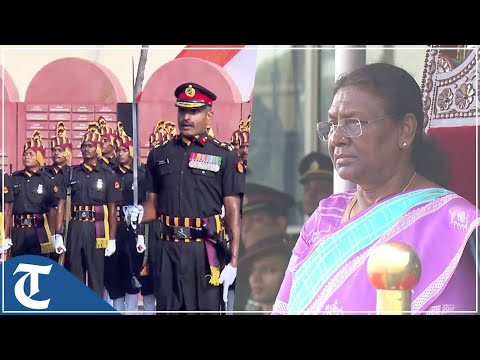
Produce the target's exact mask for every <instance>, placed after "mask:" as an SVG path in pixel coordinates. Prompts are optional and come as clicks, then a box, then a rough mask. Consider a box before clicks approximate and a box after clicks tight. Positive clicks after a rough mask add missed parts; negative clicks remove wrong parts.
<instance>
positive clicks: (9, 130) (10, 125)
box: [0, 65, 19, 172]
mask: <svg viewBox="0 0 480 360" xmlns="http://www.w3.org/2000/svg"><path fill="white" fill-rule="evenodd" d="M0 79H1V83H2V84H3V92H4V93H5V98H3V92H0V101H1V102H2V104H4V106H5V108H4V109H5V119H4V118H3V114H1V113H0V119H1V120H2V122H3V120H5V123H4V126H3V128H4V129H5V133H4V134H2V127H0V153H1V152H2V150H1V149H2V148H3V138H5V168H4V169H3V170H4V171H5V172H9V171H10V170H9V165H10V163H11V162H12V160H13V159H14V158H15V153H16V149H15V146H16V142H15V138H16V135H17V134H16V126H15V125H16V122H17V116H16V115H17V105H18V101H19V96H18V89H17V87H16V86H15V83H14V82H13V79H12V77H11V76H10V74H9V73H8V71H7V70H6V69H4V68H3V67H2V65H0ZM4 101H5V102H4Z"/></svg>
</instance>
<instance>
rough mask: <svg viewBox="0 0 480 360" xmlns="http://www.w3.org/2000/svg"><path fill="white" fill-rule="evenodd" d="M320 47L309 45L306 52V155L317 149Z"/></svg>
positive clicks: (304, 149) (304, 150)
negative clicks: (316, 128)
mask: <svg viewBox="0 0 480 360" xmlns="http://www.w3.org/2000/svg"><path fill="white" fill-rule="evenodd" d="M319 51H321V50H319V49H318V47H316V46H312V45H307V49H306V50H305V117H304V119H305V123H304V127H303V129H304V139H305V140H304V141H305V144H304V148H303V152H304V154H308V153H310V152H311V151H314V150H316V148H317V146H316V145H317V139H318V137H317V132H316V131H315V126H316V125H317V122H318V106H319V98H318V94H319V91H320V84H319V69H318V55H319Z"/></svg>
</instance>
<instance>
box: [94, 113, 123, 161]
mask: <svg viewBox="0 0 480 360" xmlns="http://www.w3.org/2000/svg"><path fill="white" fill-rule="evenodd" d="M97 122H98V126H99V128H100V134H101V135H102V138H103V142H104V143H105V142H107V143H109V144H110V145H111V146H112V147H113V148H115V144H114V141H115V139H116V137H117V134H116V133H115V131H114V130H113V129H112V128H111V127H110V126H109V125H108V124H107V122H106V121H105V119H104V118H103V117H102V116H100V117H99V118H98V121H97ZM98 159H99V161H100V162H101V163H102V164H104V165H106V166H108V167H110V168H111V169H117V168H118V159H117V158H116V156H115V154H113V156H112V157H106V156H104V155H103V154H102V156H99V158H98Z"/></svg>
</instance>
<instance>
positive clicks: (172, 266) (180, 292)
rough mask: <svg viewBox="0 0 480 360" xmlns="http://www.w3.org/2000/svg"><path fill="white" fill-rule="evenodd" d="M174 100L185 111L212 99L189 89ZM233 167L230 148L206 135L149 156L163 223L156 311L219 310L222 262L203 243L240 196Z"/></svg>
mask: <svg viewBox="0 0 480 360" xmlns="http://www.w3.org/2000/svg"><path fill="white" fill-rule="evenodd" d="M175 96H176V97H177V103H176V105H177V106H178V107H186V108H194V107H200V106H204V105H206V104H208V105H211V103H212V101H213V100H215V99H216V96H215V95H214V94H212V93H211V92H210V91H208V90H207V89H205V88H203V87H201V86H199V85H197V84H192V83H190V84H183V85H181V86H179V87H178V88H177V89H176V91H175ZM238 161H239V158H238V155H237V153H236V152H235V151H234V148H233V147H232V146H231V145H230V144H228V143H221V142H219V141H218V140H217V139H215V138H212V137H210V136H208V135H207V133H206V132H205V133H204V134H201V135H198V136H196V137H195V139H192V140H191V141H190V140H188V139H187V138H185V137H183V135H176V136H175V137H174V138H172V139H170V140H168V141H166V142H164V143H163V144H162V145H161V146H157V147H155V148H154V149H153V150H152V151H151V152H150V154H149V156H148V161H147V170H148V173H149V175H150V176H151V177H152V179H153V181H152V184H153V191H154V192H155V193H157V194H158V199H159V202H158V204H157V213H159V214H160V221H161V223H162V224H161V233H160V241H159V244H158V247H157V248H156V249H155V252H156V256H155V264H154V281H155V295H156V301H157V310H159V311H164V310H167V311H175V310H187V311H197V310H212V311H215V310H219V309H220V306H221V302H220V301H221V295H222V292H221V289H222V287H221V286H218V285H219V284H218V277H219V275H220V270H221V267H222V266H223V265H225V263H224V260H226V259H225V255H224V254H221V252H220V251H219V249H218V248H217V249H216V248H215V246H214V245H213V243H212V242H211V241H210V240H206V239H207V238H208V237H211V238H214V237H215V235H212V234H215V233H217V232H220V231H221V230H222V229H221V213H222V205H223V198H224V197H226V196H234V195H241V194H242V193H243V188H244V178H243V176H239V175H240V174H239V173H238V172H237V170H236V164H237V162H238ZM207 233H209V234H207ZM219 261H220V262H223V264H220V263H219Z"/></svg>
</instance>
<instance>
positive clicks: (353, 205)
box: [348, 171, 417, 220]
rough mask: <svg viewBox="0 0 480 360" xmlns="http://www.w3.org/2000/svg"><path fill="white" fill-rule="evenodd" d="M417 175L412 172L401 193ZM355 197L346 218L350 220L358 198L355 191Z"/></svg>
mask: <svg viewBox="0 0 480 360" xmlns="http://www.w3.org/2000/svg"><path fill="white" fill-rule="evenodd" d="M416 175H417V172H416V171H415V172H414V173H413V176H412V177H411V178H410V181H409V182H408V184H407V186H405V187H404V188H403V190H402V193H403V192H405V190H407V189H408V188H409V187H410V185H412V182H413V179H415V176H416ZM354 197H355V199H353V203H352V206H351V207H350V211H349V212H348V219H349V220H350V218H351V217H352V211H353V208H354V207H355V205H357V202H358V198H357V193H355V195H354ZM376 203H377V201H375V204H376Z"/></svg>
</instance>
